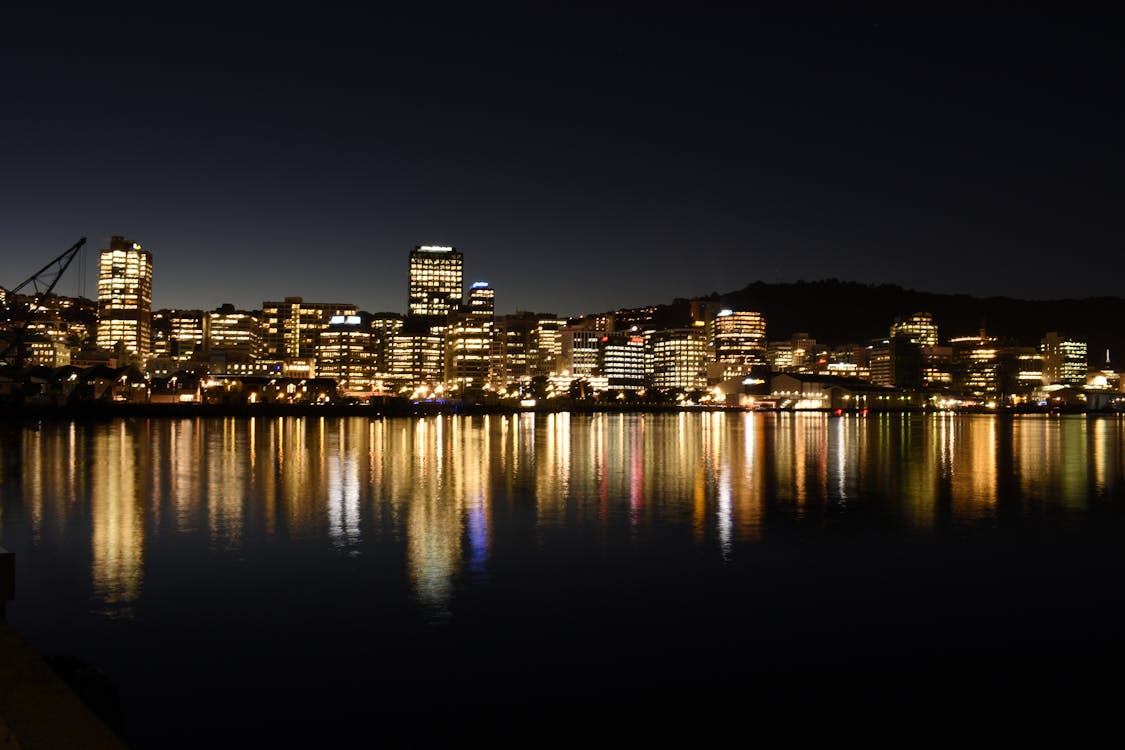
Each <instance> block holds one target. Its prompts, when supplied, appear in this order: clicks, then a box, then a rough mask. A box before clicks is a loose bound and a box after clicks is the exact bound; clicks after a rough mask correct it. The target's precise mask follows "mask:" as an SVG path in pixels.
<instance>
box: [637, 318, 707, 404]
mask: <svg viewBox="0 0 1125 750" xmlns="http://www.w3.org/2000/svg"><path fill="white" fill-rule="evenodd" d="M651 341H652V384H653V385H654V386H656V387H657V388H668V389H676V390H683V391H692V390H698V389H702V388H706V387H707V345H706V342H705V341H704V336H703V331H702V330H701V329H699V328H673V329H669V330H666V331H655V332H654V333H653V334H652V337H651Z"/></svg>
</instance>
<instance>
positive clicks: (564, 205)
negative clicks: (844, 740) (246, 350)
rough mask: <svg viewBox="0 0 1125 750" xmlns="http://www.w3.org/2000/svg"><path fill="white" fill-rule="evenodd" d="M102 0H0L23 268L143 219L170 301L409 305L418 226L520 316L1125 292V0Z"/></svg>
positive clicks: (8, 235) (73, 289)
mask: <svg viewBox="0 0 1125 750" xmlns="http://www.w3.org/2000/svg"><path fill="white" fill-rule="evenodd" d="M93 5H95V4H91V3H87V4H85V5H82V6H75V8H67V7H64V6H61V5H52V6H51V8H50V9H48V10H44V11H43V12H42V13H41V14H39V15H34V16H33V15H30V14H29V13H24V12H22V11H20V12H16V11H12V10H9V9H6V10H5V11H3V17H2V18H0V63H2V64H0V83H2V84H3V99H2V102H3V104H2V108H3V109H2V117H0V136H2V139H0V143H2V144H3V152H2V153H3V159H2V169H0V174H2V175H3V178H4V179H3V180H2V181H0V228H2V230H3V235H2V236H0V285H3V286H5V287H11V286H14V285H15V284H17V283H18V282H20V281H22V280H23V279H24V278H26V277H27V276H28V275H30V274H31V273H32V272H33V271H35V270H36V269H37V268H38V267H39V266H41V265H42V264H43V263H45V262H46V261H48V260H50V259H51V258H52V257H53V256H55V255H57V254H58V253H60V252H62V251H63V250H65V249H66V248H67V247H69V246H70V245H71V244H72V243H73V242H75V240H77V239H78V238H79V237H81V236H87V237H88V238H89V245H88V250H89V251H90V253H89V256H88V263H87V269H86V270H87V273H86V274H85V277H84V279H85V284H84V286H81V285H79V283H78V282H79V279H80V275H79V274H77V273H76V272H74V271H70V272H68V274H67V276H66V277H64V279H63V280H62V281H60V283H59V286H58V289H57V291H58V292H60V293H62V294H76V293H79V292H82V291H84V292H85V294H86V295H87V296H94V294H95V284H94V268H95V265H96V262H95V261H96V251H97V250H98V249H100V248H103V247H106V246H107V245H108V238H109V236H110V235H114V234H120V235H124V236H125V237H128V238H129V239H132V240H135V241H138V242H140V243H142V244H143V245H144V247H145V249H146V250H149V251H151V252H152V253H153V256H154V259H153V260H154V283H153V297H154V299H153V306H154V307H156V308H158V307H199V308H204V309H206V308H211V307H215V306H217V305H219V304H221V303H224V302H231V303H234V304H235V305H236V306H238V307H243V308H256V307H259V306H260V305H261V303H262V301H263V300H267V299H280V298H282V297H284V296H288V295H301V296H304V297H305V299H306V300H310V301H340V302H352V303H355V304H357V305H359V306H360V307H361V308H363V309H366V310H371V311H379V310H394V311H399V312H404V311H405V309H406V289H407V255H408V253H409V251H410V249H411V248H412V247H413V246H414V245H417V244H451V245H455V246H457V248H458V249H459V250H461V251H462V252H463V253H464V255H465V276H466V278H465V281H466V284H468V283H471V282H472V281H475V280H486V281H489V282H491V283H492V284H493V286H494V287H495V288H496V290H497V294H496V299H497V309H498V311H499V312H512V311H515V310H517V309H528V310H535V311H541V312H555V313H559V314H561V315H572V314H577V313H582V312H594V311H600V310H608V309H613V308H616V307H626V306H639V305H645V304H655V303H661V302H670V301H671V300H672V298H674V297H691V296H697V295H704V294H707V293H710V292H712V291H719V292H724V291H730V290H734V289H739V288H741V287H743V286H745V285H746V284H747V283H749V282H751V281H755V280H764V281H796V280H798V279H805V280H813V279H821V278H829V277H837V278H840V279H845V280H855V281H862V282H889V283H897V284H902V285H904V286H908V287H913V288H916V289H921V290H926V291H934V292H967V293H971V294H976V295H994V294H997V295H1009V296H1016V297H1024V298H1044V299H1046V298H1060V297H1075V296H1092V295H1119V294H1121V293H1122V286H1121V279H1122V277H1123V275H1125V253H1123V252H1122V250H1123V249H1125V222H1123V217H1122V207H1123V205H1125V204H1123V200H1122V199H1123V198H1125V190H1123V187H1122V185H1123V183H1122V177H1123V175H1125V155H1123V154H1125V151H1123V149H1122V138H1123V134H1125V115H1123V104H1122V91H1123V87H1122V83H1123V81H1122V79H1123V77H1125V76H1123V71H1125V59H1123V58H1125V55H1123V53H1122V42H1121V39H1122V38H1123V32H1125V23H1123V22H1122V21H1123V18H1125V17H1123V16H1122V15H1121V14H1120V13H1118V14H1115V15H1107V14H1106V13H1108V12H1096V11H1091V10H1085V9H1081V7H1080V6H1075V5H1069V4H1055V5H1053V6H1044V7H1043V8H1042V9H1039V10H1032V9H1027V8H1022V9H1021V8H1018V7H1016V6H1011V7H1009V8H1007V9H1006V10H1003V11H1000V10H995V11H988V12H987V13H984V14H981V13H980V12H979V11H974V10H972V8H973V6H967V7H966V9H963V10H961V11H955V10H946V11H945V12H944V13H943V12H939V11H942V10H943V9H946V8H948V7H952V6H945V5H931V6H928V7H930V8H932V12H930V13H925V14H915V15H910V14H907V13H906V12H905V11H902V10H899V11H891V12H887V11H882V10H873V9H868V10H855V9H851V10H845V9H842V8H841V9H837V8H835V7H834V6H831V5H824V6H816V5H808V4H800V3H783V4H779V5H784V6H785V8H786V10H785V12H784V14H782V13H781V12H779V11H776V12H775V11H769V10H764V9H760V8H759V9H753V10H743V11H734V10H730V9H720V7H718V6H716V7H708V6H706V5H702V4H686V5H681V6H677V7H676V8H675V9H668V10H661V9H660V8H661V7H663V6H654V5H648V6H646V5H640V4H637V5H634V6H629V7H626V6H620V7H619V8H618V9H617V10H612V11H610V10H606V9H605V8H593V7H591V8H585V9H577V10H576V9H573V8H570V7H567V6H566V5H564V4H553V3H527V4H526V5H525V6H522V9H519V10H514V9H510V8H509V9H504V10H499V9H497V10H489V11H485V12H481V11H480V10H479V9H478V8H474V7H471V6H472V4H467V5H468V6H469V7H462V8H461V9H458V10H449V9H443V8H441V7H440V6H437V5H425V6H421V7H422V8H423V9H422V10H417V11H403V12H399V11H396V12H387V11H386V10H385V9H383V8H381V7H380V8H379V9H378V11H377V12H376V11H362V10H341V9H335V10H333V9H331V8H330V6H328V5H326V4H317V3H308V4H304V5H302V6H299V7H294V8H291V9H284V6H276V7H274V8H273V9H272V10H270V11H269V12H268V13H262V12H257V13H249V12H246V13H240V12H236V11H232V10H230V9H229V8H224V7H222V6H215V7H213V8H207V9H191V8H183V9H180V8H179V6H176V9H175V10H170V9H169V8H170V7H171V6H168V7H162V4H147V5H139V6H136V7H133V8H130V9H127V10H121V11H116V12H111V11H100V12H99V14H98V15H95V14H94V10H93V9H92V6H93ZM404 5H411V6H415V5H420V4H404Z"/></svg>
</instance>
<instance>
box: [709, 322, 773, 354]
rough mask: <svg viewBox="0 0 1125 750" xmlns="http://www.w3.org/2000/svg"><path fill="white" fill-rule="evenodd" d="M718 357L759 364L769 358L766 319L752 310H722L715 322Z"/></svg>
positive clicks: (713, 326)
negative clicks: (767, 353)
mask: <svg viewBox="0 0 1125 750" xmlns="http://www.w3.org/2000/svg"><path fill="white" fill-rule="evenodd" d="M711 325H712V330H713V331H714V334H713V341H714V345H715V359H717V360H718V361H720V362H737V363H742V364H760V363H763V362H765V361H766V319H765V317H764V316H763V315H762V314H761V313H759V312H752V311H749V310H729V309H726V310H721V311H719V314H718V315H716V316H715V320H714V321H713V322H712V324H711Z"/></svg>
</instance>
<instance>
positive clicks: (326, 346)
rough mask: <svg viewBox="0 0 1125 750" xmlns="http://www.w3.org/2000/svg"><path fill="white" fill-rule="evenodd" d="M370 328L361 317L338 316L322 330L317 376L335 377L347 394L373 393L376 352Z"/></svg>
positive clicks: (317, 349) (331, 319)
mask: <svg viewBox="0 0 1125 750" xmlns="http://www.w3.org/2000/svg"><path fill="white" fill-rule="evenodd" d="M373 338H374V337H373V334H372V333H371V327H370V326H369V325H368V326H364V325H363V319H362V317H361V316H359V315H336V316H334V317H332V318H330V319H329V321H328V326H327V327H326V328H324V329H323V330H321V331H320V335H319V340H318V343H317V346H316V362H317V365H316V374H317V377H324V378H334V379H335V380H336V385H337V387H338V388H339V389H340V390H341V391H344V392H365V391H371V390H372V385H373V380H374V375H375V350H374V347H373V346H372V340H373Z"/></svg>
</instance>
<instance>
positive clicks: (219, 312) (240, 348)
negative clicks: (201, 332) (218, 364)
mask: <svg viewBox="0 0 1125 750" xmlns="http://www.w3.org/2000/svg"><path fill="white" fill-rule="evenodd" d="M261 344H262V336H261V326H260V323H259V320H258V316H257V315H255V314H254V313H253V312H250V311H247V310H236V309H235V307H234V305H231V304H225V305H222V306H220V307H218V308H216V309H215V310H213V311H211V312H209V313H207V346H208V348H209V349H210V350H211V351H213V352H216V351H217V352H224V353H225V355H226V357H228V358H231V359H237V360H239V361H243V362H252V361H254V360H256V359H257V358H258V356H259V355H260V354H261Z"/></svg>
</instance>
